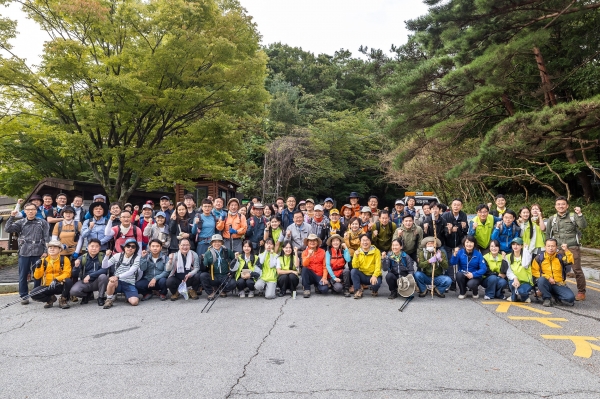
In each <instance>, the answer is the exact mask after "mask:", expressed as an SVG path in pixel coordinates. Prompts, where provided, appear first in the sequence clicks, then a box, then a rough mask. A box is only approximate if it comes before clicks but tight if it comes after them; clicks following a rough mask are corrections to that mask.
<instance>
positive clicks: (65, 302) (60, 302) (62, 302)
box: [58, 296, 71, 309]
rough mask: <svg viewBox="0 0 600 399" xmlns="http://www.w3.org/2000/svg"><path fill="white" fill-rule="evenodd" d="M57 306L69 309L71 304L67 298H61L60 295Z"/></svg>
mask: <svg viewBox="0 0 600 399" xmlns="http://www.w3.org/2000/svg"><path fill="white" fill-rule="evenodd" d="M58 306H59V307H60V308H61V309H69V308H70V307H71V306H70V305H69V303H68V299H67V298H63V297H62V296H61V297H60V299H59V300H58Z"/></svg>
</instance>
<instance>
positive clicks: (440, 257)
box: [435, 251, 442, 262]
mask: <svg viewBox="0 0 600 399" xmlns="http://www.w3.org/2000/svg"><path fill="white" fill-rule="evenodd" d="M435 258H436V259H437V260H438V262H441V261H442V253H441V252H440V251H438V252H437V255H435Z"/></svg>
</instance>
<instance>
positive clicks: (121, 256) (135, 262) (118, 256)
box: [102, 238, 141, 309]
mask: <svg viewBox="0 0 600 399" xmlns="http://www.w3.org/2000/svg"><path fill="white" fill-rule="evenodd" d="M139 249H140V244H139V243H138V241H136V239H135V238H128V239H127V240H126V241H125V242H124V243H123V244H122V245H121V252H120V253H115V254H112V252H111V251H110V250H109V251H106V257H105V258H104V260H103V261H102V267H103V268H104V269H109V271H108V274H109V276H110V277H109V278H108V286H107V287H106V302H104V309H110V308H112V307H113V305H114V302H115V294H119V293H121V294H124V295H125V297H126V298H127V302H129V304H130V305H131V306H137V305H138V303H139V302H140V299H139V298H138V290H137V288H135V283H136V281H137V277H138V275H139V273H141V272H140V271H139V269H140V258H139V256H137V252H138V250H139ZM111 255H112V256H111Z"/></svg>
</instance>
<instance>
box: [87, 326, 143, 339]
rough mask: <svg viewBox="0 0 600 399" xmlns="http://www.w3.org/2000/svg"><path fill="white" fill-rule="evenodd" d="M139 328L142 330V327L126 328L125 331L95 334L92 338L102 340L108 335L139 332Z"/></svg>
mask: <svg viewBox="0 0 600 399" xmlns="http://www.w3.org/2000/svg"><path fill="white" fill-rule="evenodd" d="M138 328H141V327H140V326H137V327H130V328H126V329H124V330H117V331H109V332H105V333H100V334H95V335H92V338H102V337H104V336H106V335H110V334H122V333H124V332H127V331H133V330H137V329H138Z"/></svg>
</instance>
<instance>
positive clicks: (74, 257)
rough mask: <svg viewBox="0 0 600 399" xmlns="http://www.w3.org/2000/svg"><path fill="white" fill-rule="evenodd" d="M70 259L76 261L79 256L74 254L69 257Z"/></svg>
mask: <svg viewBox="0 0 600 399" xmlns="http://www.w3.org/2000/svg"><path fill="white" fill-rule="evenodd" d="M71 258H73V260H77V258H79V254H78V253H77V252H74V253H73V255H71Z"/></svg>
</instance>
